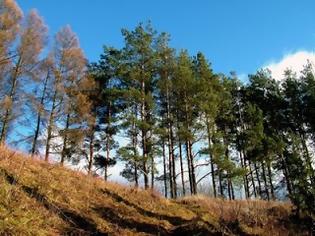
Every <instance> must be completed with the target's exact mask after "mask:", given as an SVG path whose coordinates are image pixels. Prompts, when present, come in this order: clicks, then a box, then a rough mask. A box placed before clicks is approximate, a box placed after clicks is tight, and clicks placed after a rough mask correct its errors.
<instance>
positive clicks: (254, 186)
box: [248, 160, 257, 198]
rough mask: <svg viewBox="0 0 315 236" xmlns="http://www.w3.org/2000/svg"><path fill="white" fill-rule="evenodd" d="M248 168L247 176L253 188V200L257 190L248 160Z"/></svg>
mask: <svg viewBox="0 0 315 236" xmlns="http://www.w3.org/2000/svg"><path fill="white" fill-rule="evenodd" d="M248 167H249V174H250V178H251V181H252V186H253V193H254V196H255V198H257V189H256V185H255V179H254V175H253V171H252V167H251V162H250V160H248Z"/></svg>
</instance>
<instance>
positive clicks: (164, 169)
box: [162, 140, 167, 198]
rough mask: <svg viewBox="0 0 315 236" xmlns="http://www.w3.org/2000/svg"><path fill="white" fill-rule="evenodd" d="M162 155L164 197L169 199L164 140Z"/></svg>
mask: <svg viewBox="0 0 315 236" xmlns="http://www.w3.org/2000/svg"><path fill="white" fill-rule="evenodd" d="M162 155H163V174H164V177H163V181H164V196H165V197H166V198H167V181H166V175H167V171H166V153H165V142H164V140H163V143H162Z"/></svg>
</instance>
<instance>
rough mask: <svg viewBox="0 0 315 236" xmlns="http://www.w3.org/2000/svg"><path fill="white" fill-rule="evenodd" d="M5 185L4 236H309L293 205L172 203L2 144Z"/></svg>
mask: <svg viewBox="0 0 315 236" xmlns="http://www.w3.org/2000/svg"><path fill="white" fill-rule="evenodd" d="M0 185H1V186H0V235H65V234H71V235H108V234H109V235H158V234H159V235H197V234H198V235H238V234H243V235H246V234H247V235H270V234H269V233H270V232H272V233H273V234H274V235H296V234H299V235H310V232H308V231H307V230H304V229H299V227H297V226H296V225H294V224H293V223H292V222H291V221H290V214H291V205H290V203H280V202H265V201H224V200H220V199H209V198H207V197H203V196H196V197H186V198H183V199H180V200H177V201H173V200H167V199H165V198H163V197H161V196H160V195H159V194H157V193H154V192H151V191H144V190H140V189H135V188H130V187H126V186H121V185H118V184H114V183H110V182H107V183H105V182H104V181H103V180H101V179H96V178H93V177H89V176H86V175H85V174H83V173H80V172H76V171H72V170H69V169H67V168H63V167H60V166H59V165H53V164H48V163H45V162H43V161H40V160H36V158H31V157H29V156H26V155H24V154H22V153H18V152H14V151H12V150H9V149H8V148H6V147H3V146H2V147H1V146H0ZM299 230H300V231H299Z"/></svg>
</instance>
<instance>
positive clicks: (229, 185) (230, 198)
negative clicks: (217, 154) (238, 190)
mask: <svg viewBox="0 0 315 236" xmlns="http://www.w3.org/2000/svg"><path fill="white" fill-rule="evenodd" d="M227 181H228V184H227V186H228V195H229V200H232V191H231V180H230V178H229V177H228V179H227Z"/></svg>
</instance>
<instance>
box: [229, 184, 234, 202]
mask: <svg viewBox="0 0 315 236" xmlns="http://www.w3.org/2000/svg"><path fill="white" fill-rule="evenodd" d="M229 181H230V186H231V192H232V199H233V200H235V194H234V187H233V182H232V180H231V179H229Z"/></svg>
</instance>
